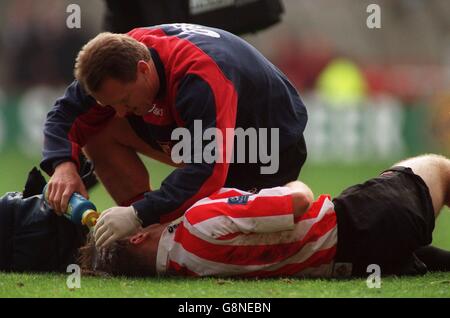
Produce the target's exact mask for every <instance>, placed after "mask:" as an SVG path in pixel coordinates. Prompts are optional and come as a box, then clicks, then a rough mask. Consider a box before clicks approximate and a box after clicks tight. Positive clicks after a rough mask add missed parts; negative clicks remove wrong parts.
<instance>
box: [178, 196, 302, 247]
mask: <svg viewBox="0 0 450 318" xmlns="http://www.w3.org/2000/svg"><path fill="white" fill-rule="evenodd" d="M291 193H292V192H291V190H290V189H289V188H287V187H276V188H271V189H263V190H261V191H260V192H259V193H258V194H253V195H250V194H246V195H238V196H232V197H228V198H222V199H216V200H208V199H205V200H202V201H201V202H199V204H196V205H195V206H193V207H192V208H191V209H189V210H188V211H187V212H186V214H185V221H186V222H188V223H189V226H190V227H193V228H195V229H196V230H197V231H199V232H200V233H202V234H203V235H206V236H208V237H211V238H213V239H220V240H224V239H229V238H231V237H232V236H233V235H237V234H240V233H244V234H248V233H271V232H279V231H285V230H292V229H293V228H294V215H293V203H292V196H291Z"/></svg>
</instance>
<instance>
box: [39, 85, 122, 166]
mask: <svg viewBox="0 0 450 318" xmlns="http://www.w3.org/2000/svg"><path fill="white" fill-rule="evenodd" d="M112 116H114V110H112V108H110V107H100V106H99V105H98V104H97V103H96V101H95V99H94V98H92V97H91V96H89V95H87V94H86V93H85V91H84V90H83V89H82V87H81V85H80V84H79V83H78V81H74V82H72V84H71V85H69V87H68V88H67V89H66V91H65V93H64V96H62V97H61V98H59V99H58V100H57V101H56V102H55V104H54V106H53V108H52V109H51V110H50V112H49V113H48V114H47V119H46V121H45V124H44V145H43V150H42V156H43V158H42V161H41V164H40V166H41V168H42V170H44V171H45V172H46V173H47V174H49V175H51V174H53V171H54V168H55V166H56V165H57V164H59V163H61V162H63V161H73V162H75V163H76V164H77V165H78V164H79V162H78V155H79V151H80V149H81V147H82V146H83V145H84V144H85V142H86V139H87V138H88V136H89V135H91V134H93V133H95V132H96V131H98V130H99V129H101V127H102V126H103V125H104V124H105V123H106V122H107V121H108V120H109V119H110V118H111V117H112Z"/></svg>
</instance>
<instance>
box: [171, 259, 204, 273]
mask: <svg viewBox="0 0 450 318" xmlns="http://www.w3.org/2000/svg"><path fill="white" fill-rule="evenodd" d="M167 272H168V273H176V274H177V275H181V276H190V277H196V276H199V275H197V273H194V272H193V271H191V270H189V269H188V268H187V267H186V266H181V265H180V264H178V263H177V262H175V261H171V260H170V261H169V264H168V265H167Z"/></svg>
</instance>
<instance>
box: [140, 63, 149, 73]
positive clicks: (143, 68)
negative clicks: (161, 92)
mask: <svg viewBox="0 0 450 318" xmlns="http://www.w3.org/2000/svg"><path fill="white" fill-rule="evenodd" d="M137 70H138V72H139V73H143V74H145V73H147V72H148V71H149V66H148V63H147V62H146V61H144V60H140V61H138V64H137Z"/></svg>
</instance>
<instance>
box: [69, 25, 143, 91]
mask: <svg viewBox="0 0 450 318" xmlns="http://www.w3.org/2000/svg"><path fill="white" fill-rule="evenodd" d="M140 60H144V61H148V60H150V52H149V50H148V48H147V47H145V45H144V44H142V43H140V42H138V41H136V40H135V39H133V38H132V37H130V36H128V35H126V34H118V33H109V32H104V33H100V34H99V35H97V36H96V37H95V38H93V39H92V40H90V41H89V42H88V43H86V44H85V45H84V46H83V48H82V49H81V50H80V52H79V53H78V56H77V58H76V62H75V70H74V75H75V78H76V79H77V80H78V81H79V82H80V83H81V85H82V86H83V88H84V89H85V90H86V91H87V92H88V93H89V94H92V93H93V92H97V91H98V90H99V89H100V86H101V84H102V82H103V80H104V79H106V78H108V77H111V78H114V79H117V80H120V81H122V82H124V83H128V82H131V81H135V80H136V72H137V63H138V62H139V61H140Z"/></svg>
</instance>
